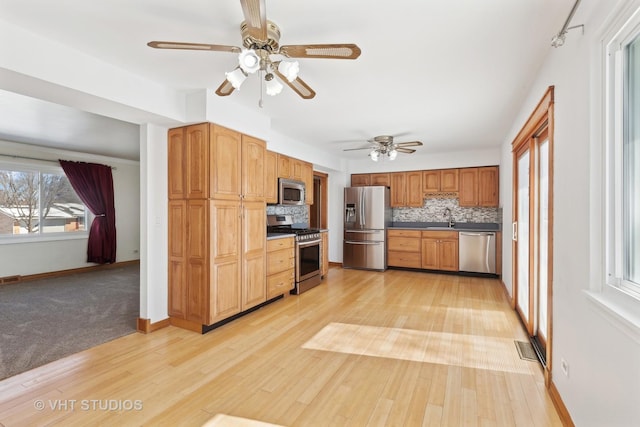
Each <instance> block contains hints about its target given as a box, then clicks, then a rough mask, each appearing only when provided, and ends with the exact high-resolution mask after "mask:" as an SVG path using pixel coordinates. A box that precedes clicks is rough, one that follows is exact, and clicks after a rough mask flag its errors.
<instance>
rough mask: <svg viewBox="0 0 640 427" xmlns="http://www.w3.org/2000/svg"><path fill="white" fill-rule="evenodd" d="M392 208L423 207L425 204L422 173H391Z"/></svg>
mask: <svg viewBox="0 0 640 427" xmlns="http://www.w3.org/2000/svg"><path fill="white" fill-rule="evenodd" d="M389 175H390V184H391V185H390V187H391V191H390V193H391V207H394V208H396V207H421V206H422V205H423V204H424V194H423V192H422V172H421V171H411V172H393V173H390V174H389Z"/></svg>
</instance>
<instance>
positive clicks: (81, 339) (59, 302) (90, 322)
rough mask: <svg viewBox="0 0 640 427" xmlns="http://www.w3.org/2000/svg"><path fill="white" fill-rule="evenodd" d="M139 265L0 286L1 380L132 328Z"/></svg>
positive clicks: (137, 293)
mask: <svg viewBox="0 0 640 427" xmlns="http://www.w3.org/2000/svg"><path fill="white" fill-rule="evenodd" d="M139 295H140V266H139V265H130V266H122V267H114V268H107V269H103V270H98V271H92V272H84V273H76V274H72V275H68V276H62V277H55V278H50V279H38V280H33V281H25V282H22V283H17V284H10V285H0V380H2V379H4V378H7V377H11V376H13V375H16V374H19V373H21V372H24V371H27V370H29V369H33V368H35V367H38V366H41V365H44V364H46V363H49V362H52V361H54V360H58V359H60V358H62V357H65V356H68V355H70V354H73V353H77V352H79V351H82V350H86V349H88V348H91V347H94V346H96V345H98V344H102V343H104V342H107V341H111V340H113V339H115V338H118V337H121V336H124V335H127V334H130V333H133V332H135V331H136V319H137V318H138V316H139V313H140V310H139V307H140V298H139Z"/></svg>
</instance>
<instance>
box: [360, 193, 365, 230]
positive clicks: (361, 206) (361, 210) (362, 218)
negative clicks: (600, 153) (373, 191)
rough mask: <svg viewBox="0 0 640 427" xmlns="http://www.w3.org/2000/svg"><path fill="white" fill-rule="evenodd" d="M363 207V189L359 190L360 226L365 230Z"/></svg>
mask: <svg viewBox="0 0 640 427" xmlns="http://www.w3.org/2000/svg"><path fill="white" fill-rule="evenodd" d="M364 213H365V207H364V189H361V190H360V226H361V227H362V228H365V218H364Z"/></svg>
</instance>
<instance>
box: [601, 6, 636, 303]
mask: <svg viewBox="0 0 640 427" xmlns="http://www.w3.org/2000/svg"><path fill="white" fill-rule="evenodd" d="M606 47H607V49H606V53H607V78H606V79H607V89H606V99H607V105H606V116H607V117H606V137H607V149H606V179H607V184H606V197H607V212H606V215H605V220H606V224H605V227H606V234H607V236H606V241H607V254H606V274H607V283H608V284H609V285H611V286H614V287H616V288H618V289H621V290H623V291H625V292H627V293H629V294H631V295H633V296H635V297H636V298H640V9H639V10H638V11H636V12H635V13H634V14H632V15H631V18H630V19H629V20H627V21H626V23H624V24H623V25H622V26H621V29H620V31H619V32H618V33H617V34H615V35H614V36H613V37H612V38H611V39H610V41H609V43H608V44H607V46H606Z"/></svg>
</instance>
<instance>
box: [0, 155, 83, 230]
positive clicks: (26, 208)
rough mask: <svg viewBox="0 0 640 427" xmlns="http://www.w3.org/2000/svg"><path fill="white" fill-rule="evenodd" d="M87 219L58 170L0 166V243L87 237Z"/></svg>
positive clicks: (81, 205) (79, 201)
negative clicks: (40, 238)
mask: <svg viewBox="0 0 640 427" xmlns="http://www.w3.org/2000/svg"><path fill="white" fill-rule="evenodd" d="M87 219H88V210H87V208H86V207H85V205H84V204H83V203H82V201H81V200H80V199H79V198H78V196H77V195H76V193H75V191H74V190H73V188H72V187H71V184H70V183H69V181H68V180H67V177H66V176H65V175H64V173H63V172H62V169H61V168H55V167H47V168H45V167H38V166H32V165H12V164H0V240H3V241H11V240H15V239H19V238H24V237H27V238H30V237H31V238H33V237H42V236H44V235H47V236H55V235H58V236H60V235H63V234H65V233H66V234H72V233H73V234H84V235H86V231H87V224H88V222H87Z"/></svg>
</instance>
